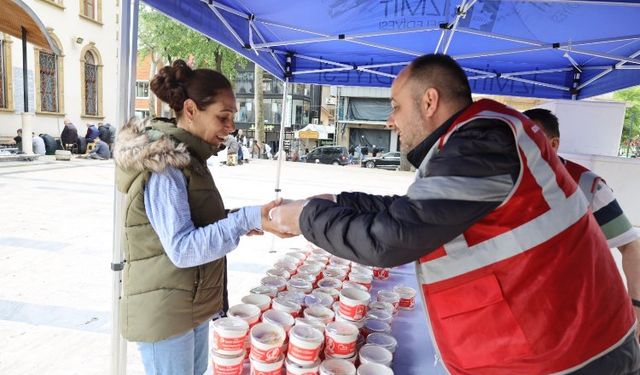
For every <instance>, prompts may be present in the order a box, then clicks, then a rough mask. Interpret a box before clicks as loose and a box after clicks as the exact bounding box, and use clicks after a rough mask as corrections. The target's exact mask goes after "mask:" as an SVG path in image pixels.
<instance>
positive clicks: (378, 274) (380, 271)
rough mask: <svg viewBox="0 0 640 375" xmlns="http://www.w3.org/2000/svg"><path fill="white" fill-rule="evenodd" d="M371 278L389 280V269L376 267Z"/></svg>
mask: <svg viewBox="0 0 640 375" xmlns="http://www.w3.org/2000/svg"><path fill="white" fill-rule="evenodd" d="M373 277H375V278H376V279H379V280H386V279H388V278H389V269H388V268H377V267H376V268H374V269H373Z"/></svg>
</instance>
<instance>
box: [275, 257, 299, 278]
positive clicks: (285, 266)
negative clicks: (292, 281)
mask: <svg viewBox="0 0 640 375" xmlns="http://www.w3.org/2000/svg"><path fill="white" fill-rule="evenodd" d="M273 268H274V269H277V270H285V271H287V272H289V278H291V276H293V275H295V274H296V270H297V269H298V266H297V265H296V264H295V263H290V262H285V261H282V260H281V261H278V262H276V264H274V265H273Z"/></svg>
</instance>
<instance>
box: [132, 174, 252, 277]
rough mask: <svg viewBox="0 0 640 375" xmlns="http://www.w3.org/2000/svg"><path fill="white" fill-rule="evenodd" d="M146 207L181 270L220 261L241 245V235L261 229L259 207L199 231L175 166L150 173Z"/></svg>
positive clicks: (162, 240) (240, 210)
mask: <svg viewBox="0 0 640 375" xmlns="http://www.w3.org/2000/svg"><path fill="white" fill-rule="evenodd" d="M144 205H145V211H146V213H147V217H148V218H149V221H150V223H151V226H152V227H153V229H154V230H155V232H156V233H157V234H158V237H159V238H160V242H161V243H162V247H163V248H164V250H165V252H166V253H167V256H168V257H169V259H171V261H172V262H173V264H175V266H176V267H180V268H186V267H194V266H198V265H201V264H205V263H209V262H212V261H214V260H216V259H220V258H222V257H223V256H225V255H226V254H227V253H229V252H230V251H231V250H233V249H235V248H236V247H237V246H238V243H239V242H240V236H243V235H245V234H247V233H248V232H249V231H251V230H253V229H260V230H261V229H262V222H261V215H260V206H247V207H243V208H241V209H239V210H238V211H236V212H232V213H229V214H228V215H227V217H226V218H225V219H222V220H218V221H216V222H215V223H212V224H209V225H207V226H204V227H201V228H196V226H195V225H194V224H193V221H192V220H191V212H190V210H189V201H188V198H187V181H186V178H185V177H184V175H183V174H182V172H181V171H180V170H179V169H177V168H173V167H169V168H167V169H166V170H165V171H164V172H162V173H153V174H151V177H150V178H149V181H148V182H147V186H146V188H145V191H144Z"/></svg>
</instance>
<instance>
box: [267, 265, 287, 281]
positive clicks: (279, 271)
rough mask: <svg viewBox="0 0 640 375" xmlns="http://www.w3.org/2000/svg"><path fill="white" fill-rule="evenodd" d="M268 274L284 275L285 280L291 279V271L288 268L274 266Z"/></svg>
mask: <svg viewBox="0 0 640 375" xmlns="http://www.w3.org/2000/svg"><path fill="white" fill-rule="evenodd" d="M267 276H274V277H282V278H283V279H285V280H289V279H290V278H291V273H290V272H289V270H287V269H286V268H282V267H281V268H272V269H270V270H267Z"/></svg>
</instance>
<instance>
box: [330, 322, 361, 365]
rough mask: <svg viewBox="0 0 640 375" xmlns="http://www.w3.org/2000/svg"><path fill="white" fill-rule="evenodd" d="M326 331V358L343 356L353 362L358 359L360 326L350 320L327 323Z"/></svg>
mask: <svg viewBox="0 0 640 375" xmlns="http://www.w3.org/2000/svg"><path fill="white" fill-rule="evenodd" d="M324 332H325V348H324V354H325V358H327V359H331V358H341V359H346V360H348V361H349V362H351V363H354V362H355V359H356V345H357V342H358V334H359V332H358V327H356V326H355V325H353V324H351V323H349V322H333V323H329V324H327V327H326V328H325V330H324Z"/></svg>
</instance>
